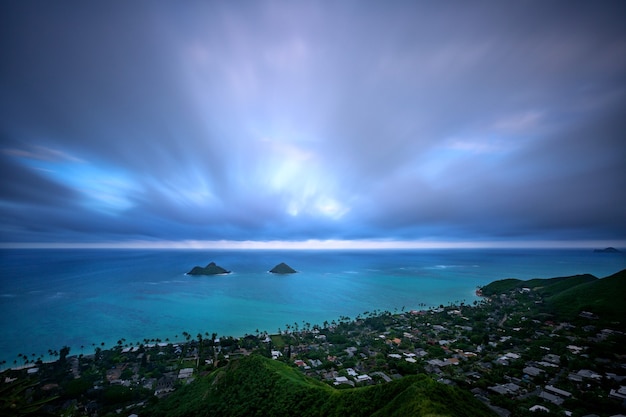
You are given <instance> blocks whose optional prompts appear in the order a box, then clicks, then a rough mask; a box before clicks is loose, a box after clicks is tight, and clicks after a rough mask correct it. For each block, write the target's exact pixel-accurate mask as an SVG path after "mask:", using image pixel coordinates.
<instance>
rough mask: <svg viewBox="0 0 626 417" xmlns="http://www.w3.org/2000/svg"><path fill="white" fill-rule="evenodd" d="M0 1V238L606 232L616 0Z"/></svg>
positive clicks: (614, 154) (619, 39)
mask: <svg viewBox="0 0 626 417" xmlns="http://www.w3.org/2000/svg"><path fill="white" fill-rule="evenodd" d="M2 8H3V9H4V10H3V13H2V17H1V18H0V19H2V22H1V23H2V29H0V30H1V31H2V36H1V40H0V46H1V47H2V51H3V55H4V56H5V57H8V59H3V60H2V63H1V64H0V109H1V110H2V116H1V117H2V118H1V126H0V128H1V131H2V132H5V135H3V136H2V142H1V143H0V157H2V161H3V164H2V170H3V174H6V175H3V176H2V179H0V190H1V191H2V194H1V203H2V205H1V210H2V211H1V213H2V218H3V222H4V223H5V225H4V227H3V230H4V232H3V236H2V240H3V241H25V240H26V241H54V240H60V241H92V240H122V241H123V240H132V239H148V240H160V239H166V240H178V239H195V240H203V239H208V240H215V239H232V240H247V239H253V240H273V239H282V240H290V239H297V240H304V239H311V238H314V239H408V240H411V239H420V238H431V239H442V240H446V239H451V240H454V239H467V240H472V239H488V238H490V237H493V238H508V237H512V238H516V239H543V238H548V239H559V238H563V239H595V238H603V239H604V238H606V239H622V238H623V236H624V235H625V232H626V230H625V228H624V225H625V224H626V217H625V215H624V214H622V212H621V211H620V210H619V207H623V206H624V203H625V202H626V201H625V199H626V197H625V194H624V193H623V192H621V191H620V190H622V189H624V185H625V184H624V179H623V176H622V175H619V173H620V167H621V166H623V162H624V160H625V159H626V158H625V154H624V150H623V149H624V146H623V145H622V143H623V132H624V127H625V126H624V122H623V121H622V119H623V117H622V114H623V111H622V110H621V109H623V108H624V103H625V101H626V88H625V85H626V84H625V81H626V75H625V74H626V30H625V29H624V26H623V24H622V22H621V19H620V17H621V16H623V13H620V12H623V10H622V9H623V5H622V4H620V2H603V3H602V4H590V3H583V2H581V3H575V4H572V3H571V2H568V3H565V2H563V3H550V4H547V5H546V4H542V3H533V2H519V3H516V4H507V5H502V4H499V3H489V2H485V3H480V4H473V5H466V4H463V3H448V4H430V3H425V4H417V3H402V4H401V3H395V4H392V5H382V4H379V3H368V2H359V3H354V4H350V3H341V4H332V5H331V4H328V5H321V4H319V3H315V2H310V3H308V2H301V3H297V4H294V3H288V2H255V3H248V4H245V5H241V4H240V5H229V4H227V3H210V4H205V3H196V4H191V5H187V7H185V8H181V7H174V6H168V5H167V4H148V3H130V4H128V3H122V2H119V3H118V2H112V3H111V2H109V3H106V4H104V3H103V4H83V3H71V2H70V3H64V4H62V5H59V4H53V3H39V2H37V3H30V2H22V3H9V4H5V5H3V6H2ZM42 190H48V192H44V191H42Z"/></svg>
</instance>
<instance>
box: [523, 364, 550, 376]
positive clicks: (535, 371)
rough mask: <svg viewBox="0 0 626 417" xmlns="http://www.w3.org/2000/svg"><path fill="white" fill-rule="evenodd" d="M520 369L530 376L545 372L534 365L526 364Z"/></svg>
mask: <svg viewBox="0 0 626 417" xmlns="http://www.w3.org/2000/svg"><path fill="white" fill-rule="evenodd" d="M522 371H523V372H524V373H525V374H527V375H530V376H539V375H541V374H542V373H544V372H545V371H544V370H543V369H539V368H535V367H534V366H527V367H526V368H524V369H523V370H522Z"/></svg>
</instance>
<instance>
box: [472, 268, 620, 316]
mask: <svg viewBox="0 0 626 417" xmlns="http://www.w3.org/2000/svg"><path fill="white" fill-rule="evenodd" d="M521 288H530V289H531V290H532V291H533V292H535V293H537V294H539V295H541V296H542V297H545V299H544V303H545V305H544V309H545V310H546V311H547V312H550V313H554V314H556V315H557V316H559V317H561V318H563V319H568V320H571V319H574V318H576V317H577V316H578V315H579V314H580V312H581V311H588V312H590V313H594V314H595V315H597V316H598V317H599V320H600V322H615V321H624V317H626V270H623V271H620V272H618V273H616V274H613V275H611V276H609V277H606V278H602V279H598V278H596V277H594V276H593V275H590V274H584V275H574V276H571V277H558V278H549V279H539V278H536V279H531V280H527V281H523V280H519V279H503V280H499V281H494V282H492V283H491V284H488V285H486V286H485V287H483V288H482V292H483V295H485V296H492V295H496V294H501V293H505V292H509V291H513V290H516V289H521ZM623 325H626V323H623Z"/></svg>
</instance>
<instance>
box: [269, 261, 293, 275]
mask: <svg viewBox="0 0 626 417" xmlns="http://www.w3.org/2000/svg"><path fill="white" fill-rule="evenodd" d="M270 272H271V273H272V274H295V273H296V272H297V271H296V270H295V269H293V268H292V267H290V266H289V265H287V264H286V263H284V262H281V263H279V264H278V265H276V266H275V267H274V268H272V269H270Z"/></svg>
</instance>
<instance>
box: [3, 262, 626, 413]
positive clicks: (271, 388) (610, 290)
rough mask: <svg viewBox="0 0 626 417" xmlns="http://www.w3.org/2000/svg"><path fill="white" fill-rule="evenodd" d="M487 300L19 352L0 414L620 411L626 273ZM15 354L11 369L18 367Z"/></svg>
mask: <svg viewBox="0 0 626 417" xmlns="http://www.w3.org/2000/svg"><path fill="white" fill-rule="evenodd" d="M480 292H481V293H482V295H483V296H482V298H481V299H480V300H476V301H473V302H472V303H466V302H465V301H458V302H455V303H450V304H448V305H445V306H444V305H439V306H438V307H431V308H428V309H415V310H406V309H405V308H404V307H403V308H401V309H400V310H399V311H398V310H395V311H394V312H390V311H380V310H376V311H366V312H363V313H362V314H359V315H358V316H357V317H354V318H349V317H340V318H339V319H337V320H333V321H332V322H324V323H323V324H315V325H311V324H310V323H306V322H302V323H297V322H295V323H292V324H286V325H285V326H284V328H283V329H280V328H279V329H277V331H275V332H270V331H267V330H264V331H259V330H256V331H255V332H254V333H253V334H247V335H244V336H243V337H239V338H235V337H231V336H219V337H218V335H217V334H215V333H212V334H209V333H208V332H206V333H204V334H201V333H198V334H197V335H196V336H195V337H194V336H192V335H191V334H190V333H187V332H183V333H182V337H178V336H175V337H174V338H173V340H172V341H170V340H167V339H166V340H165V341H163V340H159V339H156V340H155V339H152V340H148V339H144V340H143V341H138V342H135V343H131V342H127V341H126V340H124V339H121V340H119V341H118V343H117V345H116V346H114V347H111V348H109V349H104V348H103V347H96V348H95V351H94V352H93V353H91V354H87V355H85V354H82V353H81V354H80V355H70V349H69V348H67V347H64V348H62V349H61V350H60V351H59V352H56V351H55V352H52V353H53V356H55V357H56V358H55V360H53V361H51V362H43V361H42V360H41V358H39V359H36V360H35V359H34V358H33V357H31V356H30V355H25V354H24V355H22V354H20V355H18V359H16V361H15V362H14V363H13V365H12V366H6V364H4V366H5V369H3V370H2V372H1V379H0V415H11V416H20V415H36V416H43V415H64V416H96V415H97V416H100V417H101V416H119V415H123V416H129V415H133V414H135V415H137V416H139V417H143V416H157V417H159V416H188V417H196V416H209V415H223V416H248V415H271V416H291V415H299V416H342V417H343V416H431V415H432V416H435V415H436V416H450V417H453V416H502V417H516V416H520V417H521V416H536V415H545V414H542V413H548V414H550V415H571V416H573V417H578V416H587V415H597V416H601V417H604V416H616V415H623V414H626V406H625V404H626V403H625V401H626V320H625V318H626V311H625V308H626V307H624V306H626V298H625V297H626V270H624V271H620V272H618V273H616V274H614V275H611V276H609V277H605V278H597V277H595V276H592V275H588V274H585V275H576V276H568V277H559V278H550V279H531V280H518V279H505V280H500V281H495V282H493V283H491V284H489V285H486V286H484V287H482V288H480ZM18 361H19V363H18Z"/></svg>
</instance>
